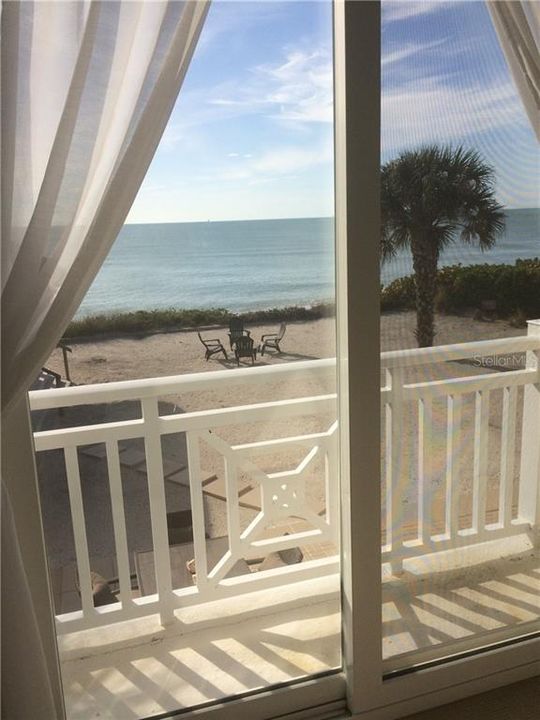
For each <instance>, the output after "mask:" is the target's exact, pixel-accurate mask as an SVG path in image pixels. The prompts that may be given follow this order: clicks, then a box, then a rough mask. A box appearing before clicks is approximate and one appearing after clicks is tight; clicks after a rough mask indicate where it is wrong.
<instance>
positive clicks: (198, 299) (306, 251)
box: [77, 209, 540, 317]
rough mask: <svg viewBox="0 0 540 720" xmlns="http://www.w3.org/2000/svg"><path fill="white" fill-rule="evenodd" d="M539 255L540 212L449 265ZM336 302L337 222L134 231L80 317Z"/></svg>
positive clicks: (401, 262)
mask: <svg viewBox="0 0 540 720" xmlns="http://www.w3.org/2000/svg"><path fill="white" fill-rule="evenodd" d="M359 242H361V238H359ZM539 255H540V209H520V210H508V211H507V220H506V231H505V234H504V236H503V237H502V238H501V239H500V240H499V242H498V243H497V245H496V247H495V248H493V249H492V250H490V251H489V252H486V253H482V252H481V251H480V250H477V249H475V248H471V247H464V246H462V245H461V244H456V245H454V246H452V247H450V248H449V249H448V251H447V252H445V253H444V255H443V257H442V258H441V265H452V264H455V263H458V262H460V263H462V264H464V265H470V264H475V263H483V262H488V263H511V264H513V263H514V262H515V260H516V258H531V257H537V256H539ZM411 268H412V265H411V259H410V256H409V255H408V254H407V253H401V254H400V255H399V256H398V257H396V258H395V259H394V260H393V261H392V262H391V263H388V264H386V265H385V266H384V267H383V268H382V271H381V282H383V283H384V284H387V283H389V282H390V281H391V280H393V279H395V278H397V277H401V276H403V275H408V274H410V272H411ZM333 297H334V223H333V219H332V218H306V219H294V220H245V221H236V222H206V223H162V224H146V225H125V226H124V227H123V228H122V230H121V232H120V234H119V236H118V238H117V240H116V242H115V244H114V246H113V248H112V250H111V252H110V254H109V256H108V258H107V260H106V261H105V263H104V265H103V267H102V268H101V270H100V272H99V274H98V275H97V277H96V279H95V281H94V283H93V285H92V286H91V288H90V290H89V291H88V293H87V295H86V297H85V299H84V300H83V302H82V304H81V307H80V308H79V311H78V313H77V316H78V317H81V316H84V315H90V314H95V313H107V312H114V311H128V310H145V309H152V308H168V307H178V308H193V307H197V308H210V307H224V308H227V309H229V310H232V311H235V312H242V311H246V310H255V309H263V308H269V307H284V306H287V305H309V304H312V303H315V302H319V301H324V300H331V299H333Z"/></svg>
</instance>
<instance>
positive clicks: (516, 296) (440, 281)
mask: <svg viewBox="0 0 540 720" xmlns="http://www.w3.org/2000/svg"><path fill="white" fill-rule="evenodd" d="M486 301H488V302H489V301H495V313H496V315H497V317H500V318H511V319H512V321H513V322H516V323H517V322H520V324H522V323H523V318H529V319H530V318H537V317H540V258H535V259H533V260H516V264H515V265H488V264H484V265H468V266H465V267H464V266H462V265H452V266H449V267H445V268H441V269H440V270H439V271H438V272H437V279H436V287H435V302H434V304H435V309H436V310H437V311H438V312H441V313H449V314H457V315H460V314H463V313H465V312H470V311H474V310H481V309H482V304H483V303H485V302H486ZM415 307H416V285H415V277H414V275H409V276H407V277H404V278H399V279H398V280H394V282H391V283H390V284H389V285H387V286H386V287H384V288H383V289H382V293H381V309H382V310H383V311H385V310H405V309H409V310H414V309H415Z"/></svg>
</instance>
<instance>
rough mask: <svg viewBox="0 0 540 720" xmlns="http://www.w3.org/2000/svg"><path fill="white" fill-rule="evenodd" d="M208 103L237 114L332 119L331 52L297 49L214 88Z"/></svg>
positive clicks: (310, 120) (301, 120) (290, 119)
mask: <svg viewBox="0 0 540 720" xmlns="http://www.w3.org/2000/svg"><path fill="white" fill-rule="evenodd" d="M208 103H209V104H210V105H213V106H214V107H219V108H222V109H225V110H229V112H233V113H234V112H235V113H237V114H251V113H258V114H263V115H266V116H267V117H270V118H272V119H274V120H280V121H287V122H296V123H331V122H332V60H331V56H330V53H329V51H327V50H325V49H324V48H319V49H317V50H313V51H310V52H306V51H304V50H299V49H294V50H290V51H289V52H287V53H286V55H285V58H284V59H283V60H282V61H281V62H278V63H267V64H264V65H258V66H256V67H254V68H252V69H251V70H250V72H249V74H248V77H247V78H246V79H245V81H243V82H242V83H234V85H231V86H228V87H225V86H221V87H219V88H214V89H213V90H212V91H211V92H210V97H209V99H208Z"/></svg>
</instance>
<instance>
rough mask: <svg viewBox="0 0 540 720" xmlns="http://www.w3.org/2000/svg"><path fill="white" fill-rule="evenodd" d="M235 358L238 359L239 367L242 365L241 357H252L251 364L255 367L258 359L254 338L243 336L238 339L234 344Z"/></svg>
mask: <svg viewBox="0 0 540 720" xmlns="http://www.w3.org/2000/svg"><path fill="white" fill-rule="evenodd" d="M234 356H235V357H236V362H237V364H238V365H240V358H241V357H250V358H251V364H252V365H254V364H255V359H256V357H257V350H256V349H255V348H254V347H253V338H250V337H248V336H247V335H242V336H240V337H239V338H237V339H236V341H235V344H234Z"/></svg>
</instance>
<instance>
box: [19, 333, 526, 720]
mask: <svg viewBox="0 0 540 720" xmlns="http://www.w3.org/2000/svg"><path fill="white" fill-rule="evenodd" d="M539 353H540V323H539V322H538V321H534V322H533V323H530V325H529V334H528V335H526V336H523V337H515V338H505V339H503V340H489V341H481V342H473V343H464V344H459V345H449V346H441V347H436V348H428V349H414V350H404V351H397V352H396V351H392V352H385V353H382V355H381V368H382V373H383V377H382V383H381V385H382V387H381V407H382V409H383V412H382V418H381V422H382V447H381V462H382V487H381V497H382V516H381V527H382V534H381V549H382V579H383V607H382V613H383V628H384V637H383V654H384V657H385V662H386V666H387V669H388V671H392V670H394V669H400V668H402V667H406V666H407V665H408V664H410V663H411V662H418V661H421V660H425V659H430V658H432V657H440V656H441V654H442V655H448V654H451V653H452V652H456V651H458V650H463V649H467V648H470V647H473V646H478V645H481V644H483V643H484V642H492V641H494V640H500V639H504V638H507V637H509V636H515V635H516V634H525V633H526V632H528V631H529V630H530V628H531V627H532V626H533V624H534V623H536V622H537V620H538V610H539V608H538V588H539V586H540V569H539V562H538V561H539V553H538V528H539V525H540V522H539V517H540V504H539V500H538V484H539V483H538V480H539V468H540V461H539V449H538V445H539V443H538V433H539V430H538V428H539V427H540V424H539V423H540V400H539V392H540V390H539V387H540V386H539V380H540V378H539V369H538V368H539V365H538V355H539ZM525 358H526V360H525ZM509 367H510V368H512V369H508V368H509ZM335 373H336V364H335V360H332V359H327V360H313V361H305V362H294V363H288V364H283V365H269V366H266V367H256V368H246V369H235V370H223V371H218V372H207V373H197V374H192V375H182V376H177V377H165V378H154V379H148V380H136V381H126V382H120V383H110V384H101V385H93V386H92V385H88V386H81V387H71V388H62V389H53V390H43V391H34V392H32V393H30V403H31V408H32V410H33V411H34V424H35V426H36V427H37V428H38V429H37V430H36V432H35V434H34V438H35V448H36V452H37V455H38V469H39V475H40V484H41V489H42V497H43V503H44V524H45V534H46V538H47V540H48V542H49V555H50V560H51V569H52V585H53V593H54V596H55V603H56V610H57V616H56V621H57V632H58V636H59V647H60V655H61V659H62V666H63V678H64V687H65V692H66V701H67V706H68V716H69V713H71V716H72V717H74V718H77V719H78V720H79V719H83V718H87V717H88V718H90V717H96V712H100V713H101V715H100V717H111V718H112V717H114V718H116V720H120V719H121V718H124V717H125V718H136V717H139V716H148V715H151V714H153V713H159V712H165V711H167V710H173V709H175V708H178V707H181V706H189V705H193V704H199V703H204V702H208V701H212V700H214V699H217V698H220V697H223V696H226V695H229V694H233V693H234V694H237V693H242V692H247V691H251V690H253V689H257V688H261V687H265V686H267V685H268V684H272V683H279V682H287V681H288V680H290V679H296V678H299V677H305V676H307V675H310V674H313V673H320V672H326V671H329V670H331V669H333V668H336V667H338V666H339V664H340V619H339V552H338V548H339V516H338V498H339V487H338V478H339V471H338V467H339V462H338V456H339V449H338V432H337V417H338V414H337V397H336V393H335V387H336V379H335ZM225 385H226V386H227V388H229V387H230V386H231V385H234V386H236V387H237V388H238V392H237V397H238V399H239V404H237V405H235V406H234V407H221V406H220V405H221V402H220V388H223V387H225ZM276 388H277V391H276ZM201 390H203V391H205V397H206V398H207V401H206V405H207V407H204V408H201V409H190V408H188V409H186V406H187V405H189V403H188V402H186V399H187V398H188V396H189V393H190V392H193V391H201ZM81 418H82V419H84V418H86V421H85V422H84V424H83V423H82V422H81ZM64 483H65V487H64ZM53 486H54V492H52V491H51V492H50V495H51V497H49V500H47V493H48V491H50V490H51V488H53ZM179 517H181V518H184V520H185V519H186V518H189V522H187V521H186V522H185V523H184V525H183V526H180V527H176V528H175V527H174V526H173V525H172V524H171V518H173V519H174V518H179ZM218 541H219V542H218ZM287 551H288V552H289V555H287ZM70 553H71V554H72V556H73V557H71V556H70ZM279 553H281V555H279ZM291 556H294V557H295V561H293V562H287V561H281V562H280V561H279V559H280V558H283V557H291ZM269 559H270V561H269ZM272 559H273V560H274V562H272ZM298 559H301V562H298V561H297V560H298ZM186 561H187V565H188V566H189V569H188V570H186ZM92 571H98V572H100V574H102V575H104V577H106V579H107V580H109V581H110V587H111V591H112V592H113V594H114V600H115V602H111V603H109V604H105V605H98V606H94V595H93V587H92V581H91V572H92ZM186 578H187V579H186Z"/></svg>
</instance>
